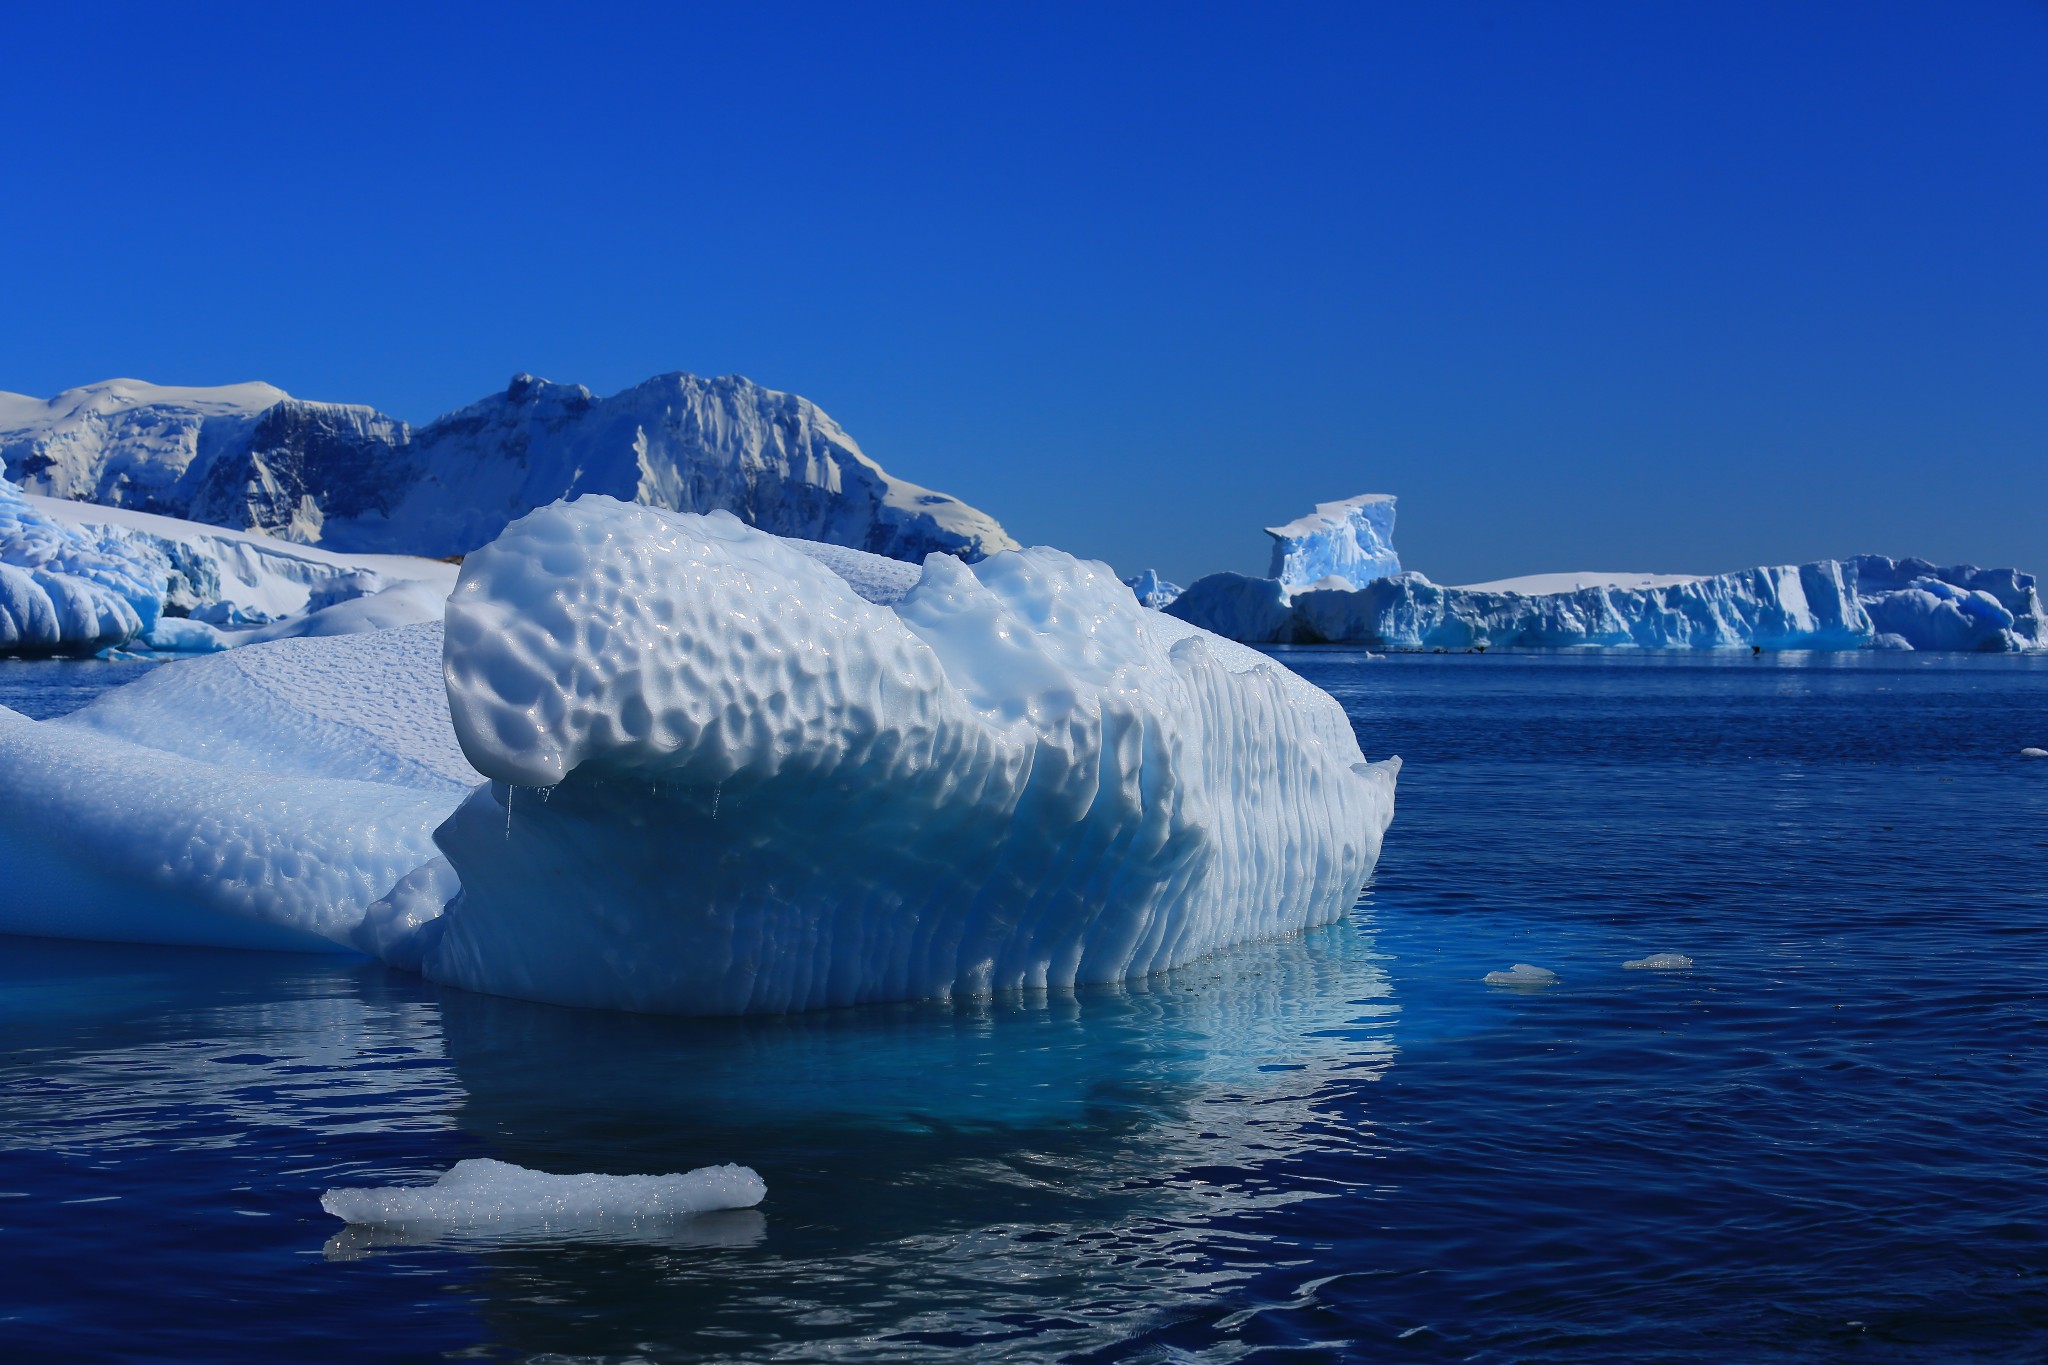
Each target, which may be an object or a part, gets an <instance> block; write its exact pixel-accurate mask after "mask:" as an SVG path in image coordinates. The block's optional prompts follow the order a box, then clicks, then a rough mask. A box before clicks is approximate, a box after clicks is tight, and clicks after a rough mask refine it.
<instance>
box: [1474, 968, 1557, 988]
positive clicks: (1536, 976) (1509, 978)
mask: <svg viewBox="0 0 2048 1365" xmlns="http://www.w3.org/2000/svg"><path fill="white" fill-rule="evenodd" d="M1486 984H1487V985H1489V986H1552V985H1556V984H1557V973H1556V972H1553V971H1551V970H1550V969H1549V968H1548V967H1532V966H1530V965H1529V964H1528V963H1526V962H1517V963H1516V964H1515V965H1514V966H1512V967H1510V968H1508V970H1506V971H1504V972H1488V973H1487V974H1486Z"/></svg>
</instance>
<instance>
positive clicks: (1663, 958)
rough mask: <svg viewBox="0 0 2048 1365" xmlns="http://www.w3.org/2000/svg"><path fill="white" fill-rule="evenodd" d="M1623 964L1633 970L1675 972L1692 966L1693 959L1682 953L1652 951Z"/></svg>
mask: <svg viewBox="0 0 2048 1365" xmlns="http://www.w3.org/2000/svg"><path fill="white" fill-rule="evenodd" d="M1621 965H1622V966H1623V967H1625V968H1627V969H1628V970H1629V971H1632V972H1675V971H1682V970H1683V969H1685V968H1687V967H1690V966H1692V959H1691V958H1689V957H1686V956H1685V955H1684V954H1682V953H1651V954H1650V955H1649V956H1648V957H1638V958H1634V959H1632V960H1630V961H1628V962H1624V963H1622V964H1621Z"/></svg>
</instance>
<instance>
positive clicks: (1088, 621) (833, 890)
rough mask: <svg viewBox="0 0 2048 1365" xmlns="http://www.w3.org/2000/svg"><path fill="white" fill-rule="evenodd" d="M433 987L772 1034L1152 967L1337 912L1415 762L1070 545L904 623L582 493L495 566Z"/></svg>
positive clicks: (471, 637) (921, 597) (799, 568)
mask: <svg viewBox="0 0 2048 1365" xmlns="http://www.w3.org/2000/svg"><path fill="white" fill-rule="evenodd" d="M447 676H448V692H449V700H450V705H451V713H452V717H453V721H454V725H455V731H456V734H457V736H458V737H459V738H460V740H461V743H462V747H463V750H464V752H465V753H466V754H467V755H468V757H469V760H470V762H471V763H472V764H474V765H475V766H476V767H477V769H478V770H479V771H481V772H483V773H484V774H485V775H486V776H488V777H490V778H491V779H493V781H492V783H491V785H490V786H489V787H485V788H481V789H479V790H478V791H477V792H475V793H474V794H473V795H472V796H471V797H470V799H469V800H468V801H466V802H465V803H464V804H463V806H462V808H461V809H460V810H459V811H458V812H457V813H456V815H455V816H454V817H453V818H452V819H451V820H450V821H449V822H448V823H447V825H445V826H444V827H443V828H442V829H441V831H440V833H439V835H438V842H439V844H440V846H441V849H442V851H443V853H445V854H446V856H447V857H448V859H449V861H450V863H451V864H453V867H454V870H455V873H456V875H457V876H458V877H459V879H460V881H461V886H462V892H461V895H460V896H459V897H457V898H456V899H455V900H454V902H453V903H452V904H450V905H449V907H448V910H447V913H446V914H445V915H444V916H442V917H441V918H440V919H439V920H438V921H435V922H434V923H433V924H432V926H431V930H432V933H433V934H434V936H435V938H434V941H433V943H432V944H431V946H428V947H427V948H425V950H424V951H423V953H422V961H423V966H424V970H425V971H426V973H427V974H428V975H429V976H431V977H434V978H435V979H438V980H443V981H448V982H451V983H453V984H457V985H462V986H468V987H471V988H473V989H478V990H485V991H490V992H493V993H498V994H506V995H518V996H525V997H528V998H532V999H539V1000H548V1001H553V1002H557V1003H564V1004H608V1005H615V1006H623V1007H625V1008H631V1009H639V1010H653V1011H669V1012H682V1013H706V1014H709V1013H736V1012H754V1011H760V1012H775V1011H784V1010H795V1009H810V1008H817V1007H821V1006H828V1005H843V1004H851V1003H855V1002H858V1001H866V1000H884V999H903V998H915V997H931V996H944V995H948V994H951V993H955V992H959V993H975V992H981V991H987V990H991V989H1015V988H1044V987H1048V986H1071V985H1075V984H1077V983H1082V982H1091V981H1109V980H1117V979H1121V978H1124V977H1129V976H1137V975H1144V974H1147V973H1150V972H1154V971H1158V970H1161V969H1163V968H1165V967H1168V966H1172V965H1174V964H1176V963H1179V962H1185V961H1187V960H1189V959H1190V958H1193V957H1196V956H1199V955H1201V954H1203V953H1206V952H1209V951H1212V950H1214V949H1217V948H1220V947H1223V946H1226V945H1228V944H1232V943H1236V942H1240V941H1244V940H1247V939H1251V938H1256V937H1260V936H1264V935H1270V934H1277V933H1282V932H1286V931H1289V930H1293V929H1298V928H1301V927H1302V926H1304V925H1306V924H1310V923H1317V922H1322V921H1326V920H1330V919H1334V918H1336V917H1337V916H1339V915H1341V914H1343V913H1344V912H1345V910H1347V909H1348V908H1349V907H1350V905H1351V903H1352V902H1353V900H1354V899H1355V898H1356V896H1357V893H1358V890H1359V888H1360V887H1361V886H1362V885H1363V884H1364V882H1365V879H1366V877H1367V875H1368V874H1369V873H1370V871H1371V868H1372V865H1373V862H1374V860H1375V859H1376V857H1377V855H1378V851H1379V845H1380V839H1381V836H1382V834H1383V832H1384V830H1385V828H1386V826H1387V823H1388V821H1389V820H1390V819H1391V818H1392V815H1393V789H1394V774H1395V772H1396V770H1397V769H1396V765H1395V764H1394V763H1393V762H1391V761H1390V762H1387V763H1383V764H1375V765H1368V764H1366V763H1365V762H1364V759H1363V756H1362V755H1361V754H1360V753H1359V752H1358V746H1357V741H1356V740H1355V738H1354V737H1353V735H1352V732H1351V728H1350V725H1349V722H1348V721H1347V720H1346V719H1345V717H1344V714H1343V711H1342V710H1341V708H1339V707H1338V706H1337V704H1336V703H1335V702H1334V701H1332V700H1331V699H1330V698H1329V697H1328V696H1327V695H1325V694H1323V693H1321V692H1319V691H1317V690H1316V689H1314V688H1312V687H1309V686H1308V685H1307V684H1305V683H1302V682H1301V681H1300V680H1299V679H1298V678H1296V677H1295V676H1294V675H1293V674H1291V673H1289V672H1287V671H1286V670H1283V669H1280V668H1277V667H1276V666H1274V665H1272V664H1271V663H1269V662H1266V661H1264V660H1261V659H1258V657H1257V656H1256V655H1250V654H1249V653H1248V652H1246V651H1235V652H1233V651H1230V650H1228V649H1226V648H1219V647H1217V645H1214V644H1212V643H1211V642H1209V641H1207V640H1205V639H1203V638H1202V637H1200V636H1199V634H1198V633H1196V632H1192V631H1188V630H1187V629H1186V628H1185V627H1180V626H1174V625H1172V624H1170V623H1169V622H1167V621H1165V620H1164V619H1163V618H1161V617H1159V616H1157V615H1156V614H1153V613H1148V612H1146V611H1144V610H1143V609H1141V608H1140V607H1139V606H1138V605H1137V603H1136V601H1135V599H1134V598H1133V597H1132V595H1131V593H1130V592H1129V590H1128V589H1126V588H1124V587H1123V585H1122V584H1120V583H1118V582H1117V581H1116V579H1115V578H1114V577H1113V576H1112V575H1111V574H1110V573H1109V572H1108V570H1107V569H1106V568H1105V567H1104V566H1101V565H1093V564H1084V563H1082V562H1080V561H1077V560H1074V559H1072V558H1070V557H1068V556H1066V555H1063V554H1060V553H1058V552H1056V551H1051V550H1030V551H1024V552H1021V553H1013V554H1006V555H1000V556H997V557H996V558H994V559H991V560H988V561H984V562H983V563H982V564H981V565H978V566H976V567H974V568H972V569H970V568H968V566H966V565H964V564H962V563H961V562H960V561H958V560H956V559H952V558H950V557H948V556H933V557H932V558H931V559H930V560H928V561H927V562H926V564H925V566H924V569H923V572H922V574H921V576H920V577H919V579H918V581H917V583H916V584H915V585H914V586H913V587H912V588H911V589H910V591H909V592H908V593H907V594H906V595H905V596H904V597H903V599H902V600H901V601H900V602H898V603H897V604H896V605H895V606H894V607H893V608H890V607H882V606H878V605H876V604H874V603H871V602H868V601H866V600H864V599H863V598H861V597H860V596H859V595H858V594H856V593H855V592H854V591H852V590H851V588H850V587H849V586H848V584H847V583H846V582H844V581H843V580H841V579H839V578H838V577H836V576H834V575H832V574H831V573H829V572H827V571H825V570H824V569H823V568H822V566H820V565H819V564H818V563H817V562H816V561H814V560H812V559H811V558H809V557H807V556H806V555H804V554H802V553H801V552H799V551H796V550H793V549H792V548H790V547H789V546H787V545H785V544H783V543H782V542H780V541H777V540H776V539H775V538H773V537H771V536H766V535H763V534H761V533H759V532H757V531H753V530H750V529H749V528H747V527H744V526H742V525H741V524H740V523H739V522H738V521H737V520H736V519H734V518H730V517H724V516H713V517H697V516H688V515H678V514H674V513H666V512H661V511H657V510H654V509H650V508H644V507H634V506H629V505H626V504H623V503H618V502H615V501H612V500H608V499H593V498H585V499H581V500H579V501H577V502H575V503H567V504H557V505H555V506H553V507H549V508H545V509H542V510H541V511H539V512H536V513H534V514H532V515H531V516H529V517H527V518H525V519H523V520H522V521H520V522H518V523H516V524H515V525H514V526H513V527H512V528H510V529H509V530H508V531H507V532H506V534H505V535H504V536H503V537H501V538H500V539H499V540H498V541H497V542H495V543H494V544H493V545H491V546H490V547H488V548H487V549H485V550H483V551H479V552H478V553H477V554H475V555H472V556H471V557H470V558H469V560H468V561H467V562H466V563H465V564H464V566H463V574H462V581H461V583H460V585H459V586H458V587H457V589H456V592H455V594H454V595H453V596H452V597H451V598H450V600H449V607H448V633H447Z"/></svg>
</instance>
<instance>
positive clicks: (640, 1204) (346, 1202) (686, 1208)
mask: <svg viewBox="0 0 2048 1365" xmlns="http://www.w3.org/2000/svg"><path fill="white" fill-rule="evenodd" d="M767 1193H768V1187H767V1186H766V1185H765V1184H764V1183H762V1180H761V1177H760V1176H758V1175H756V1174H755V1173H754V1172H753V1171H751V1170H749V1169H747V1168H746V1167H745V1166H702V1167H699V1168H698V1169H696V1170H694V1171H689V1172H686V1173H684V1174H681V1175H550V1174H548V1173H547V1172H545V1171H533V1170H528V1169H527V1168H526V1167H524V1166H515V1165H513V1164H512V1163H510V1162H506V1161H493V1160H490V1159H489V1158H472V1159H470V1160H468V1161H458V1162H456V1163H455V1165H454V1167H453V1168H452V1169H450V1170H449V1171H448V1172H447V1173H446V1174H444V1175H442V1176H441V1178H440V1179H438V1180H436V1181H435V1182H434V1183H433V1184H431V1185H386V1186H382V1187H378V1188H372V1189H334V1190H329V1191H327V1193H326V1194H324V1195H322V1196H321V1197H320V1207H321V1208H323V1209H325V1210H327V1212H329V1213H331V1214H333V1215H334V1216H335V1217H336V1218H340V1219H342V1220H344V1221H346V1222H349V1223H357V1224H362V1225H365V1226H369V1227H389V1228H417V1227H420V1226H422V1225H426V1226H433V1227H450V1228H464V1229H470V1230H476V1231H499V1232H505V1233H550V1234H560V1233H564V1232H593V1231H596V1232H601V1231H605V1230H608V1229H627V1228H635V1227H642V1226H646V1225H649V1224H658V1223H666V1222H674V1221H676V1220H678V1219H683V1218H688V1217H691V1216H692V1215H694V1214H699V1213H710V1212H713V1211H714V1210H718V1209H750V1208H752V1207H754V1205H756V1204H758V1203H760V1202H761V1200H762V1198H763V1197H765V1196H766V1195H767Z"/></svg>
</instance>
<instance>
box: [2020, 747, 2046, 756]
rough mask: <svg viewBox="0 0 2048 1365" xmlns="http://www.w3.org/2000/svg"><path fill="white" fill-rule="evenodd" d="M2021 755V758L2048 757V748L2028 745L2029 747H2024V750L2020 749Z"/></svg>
mask: <svg viewBox="0 0 2048 1365" xmlns="http://www.w3.org/2000/svg"><path fill="white" fill-rule="evenodd" d="M2020 757H2021V758H2048V749H2036V748H2032V747H2028V748H2025V749H2022V750H2020Z"/></svg>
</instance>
